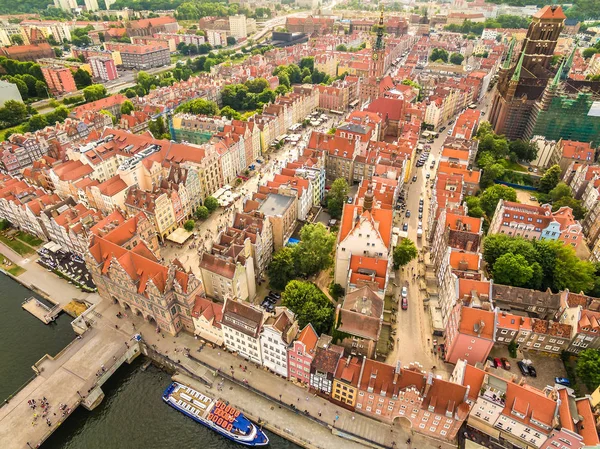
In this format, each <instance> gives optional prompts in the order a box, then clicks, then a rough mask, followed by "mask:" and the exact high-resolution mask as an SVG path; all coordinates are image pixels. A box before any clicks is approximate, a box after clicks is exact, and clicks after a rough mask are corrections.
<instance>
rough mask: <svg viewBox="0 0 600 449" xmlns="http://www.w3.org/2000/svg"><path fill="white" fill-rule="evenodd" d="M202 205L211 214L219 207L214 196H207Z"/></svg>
mask: <svg viewBox="0 0 600 449" xmlns="http://www.w3.org/2000/svg"><path fill="white" fill-rule="evenodd" d="M204 205H205V206H206V208H207V209H208V211H209V212H210V213H211V214H212V213H213V212H214V211H215V210H217V208H218V207H219V201H218V200H217V199H216V198H215V197H214V196H207V197H206V199H205V200H204Z"/></svg>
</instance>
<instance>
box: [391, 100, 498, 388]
mask: <svg viewBox="0 0 600 449" xmlns="http://www.w3.org/2000/svg"><path fill="white" fill-rule="evenodd" d="M491 98H492V94H491V93H490V92H486V94H485V95H484V96H483V98H482V100H481V101H480V103H479V105H478V106H477V109H478V110H480V111H485V112H486V114H485V116H483V115H482V118H481V121H483V119H484V117H487V115H488V114H489V109H490V107H489V103H490V100H491ZM453 120H456V117H453ZM444 126H446V127H447V129H446V130H444V131H443V132H441V133H440V134H439V136H438V137H437V138H436V139H435V140H434V142H433V143H431V144H429V145H430V147H431V148H430V154H429V158H428V159H427V161H426V162H425V164H424V165H423V166H422V167H421V168H418V167H416V165H415V164H416V160H415V161H411V162H412V166H411V175H410V179H409V181H408V183H407V184H406V186H405V191H406V194H405V198H406V211H410V218H406V216H405V211H397V212H396V216H395V218H394V226H396V227H400V228H401V227H402V224H403V223H408V238H409V239H411V240H412V241H413V242H415V243H416V245H417V248H418V250H419V259H418V260H414V261H412V262H411V263H410V264H408V265H407V266H406V267H405V268H404V269H403V270H399V271H397V272H396V281H395V283H396V285H397V287H396V288H395V298H396V299H397V300H399V298H400V291H401V288H402V286H403V285H406V286H407V288H408V310H402V309H401V307H400V303H399V302H397V304H398V305H397V308H398V312H397V321H396V326H395V329H396V335H394V337H395V338H396V339H397V340H396V344H395V346H394V349H393V351H391V352H390V354H389V355H388V358H387V362H388V363H392V364H393V363H395V362H396V361H401V362H402V364H403V365H405V364H408V363H410V362H412V361H417V362H419V363H420V364H421V365H422V366H423V368H424V369H426V370H429V369H431V368H432V366H435V367H436V370H435V373H436V374H437V375H440V376H442V377H443V378H445V379H447V378H448V377H449V375H450V372H451V370H452V366H450V365H446V364H445V363H444V361H443V360H442V359H441V358H440V357H439V356H438V355H437V354H436V353H434V350H433V339H434V337H433V335H432V332H433V330H432V327H431V316H430V314H429V311H428V309H427V308H425V304H426V300H427V291H426V285H425V262H426V261H428V258H429V255H428V251H429V247H428V244H427V241H428V240H427V237H428V235H429V231H430V230H429V229H427V227H428V223H429V221H428V220H429V212H430V210H429V208H430V204H431V195H432V191H433V189H432V187H431V185H432V182H433V181H434V180H435V179H436V177H437V168H438V165H439V160H440V155H441V152H442V147H443V144H444V141H445V140H446V138H447V137H448V134H447V130H448V129H450V128H451V125H449V123H444ZM432 162H435V167H434V168H433V169H430V168H429V167H430V165H431V163H432ZM427 174H429V179H428V178H427ZM413 176H416V177H417V180H416V181H415V182H412V179H413ZM420 199H423V202H424V204H423V218H421V219H419V217H418V214H419V200H420ZM419 222H421V223H422V225H423V237H422V238H421V239H418V238H417V228H418V224H419ZM413 274H415V275H416V276H415V280H414V281H413Z"/></svg>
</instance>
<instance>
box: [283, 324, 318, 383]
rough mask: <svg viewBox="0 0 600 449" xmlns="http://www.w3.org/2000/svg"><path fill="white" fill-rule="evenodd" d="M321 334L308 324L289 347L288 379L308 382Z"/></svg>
mask: <svg viewBox="0 0 600 449" xmlns="http://www.w3.org/2000/svg"><path fill="white" fill-rule="evenodd" d="M318 340H319V336H318V335H317V333H316V332H315V329H314V328H313V327H312V325H310V324H307V325H306V327H305V328H304V329H302V332H300V335H298V338H297V339H296V341H294V343H293V344H292V346H291V347H290V348H289V349H288V379H290V380H294V379H295V380H297V381H299V382H302V383H305V384H308V383H309V380H310V365H311V363H312V361H313V359H314V357H315V349H316V347H317V341H318Z"/></svg>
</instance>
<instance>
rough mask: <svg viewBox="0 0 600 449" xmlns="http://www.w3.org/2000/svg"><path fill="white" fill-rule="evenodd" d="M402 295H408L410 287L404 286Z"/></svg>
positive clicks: (404, 296)
mask: <svg viewBox="0 0 600 449" xmlns="http://www.w3.org/2000/svg"><path fill="white" fill-rule="evenodd" d="M402 297H403V298H406V297H408V289H407V288H406V286H404V287H402Z"/></svg>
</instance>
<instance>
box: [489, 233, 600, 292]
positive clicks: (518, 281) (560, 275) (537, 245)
mask: <svg viewBox="0 0 600 449" xmlns="http://www.w3.org/2000/svg"><path fill="white" fill-rule="evenodd" d="M509 255H512V256H519V255H520V256H522V257H510V256H509ZM483 258H484V260H485V262H486V263H487V265H488V270H489V271H490V273H492V274H493V277H494V280H495V281H496V282H498V283H503V282H501V281H500V280H498V279H496V274H499V275H500V276H501V279H502V281H504V282H507V283H509V284H510V285H513V286H515V287H525V288H532V289H536V290H546V289H548V288H549V289H551V290H552V291H554V292H558V291H560V290H565V289H567V288H568V289H569V291H572V292H577V293H579V292H581V291H583V292H589V291H592V290H593V289H594V288H595V286H596V283H597V282H598V277H597V274H596V267H595V266H594V264H592V263H591V262H589V261H587V260H580V259H579V258H578V257H577V255H576V254H575V250H574V249H573V247H572V246H569V245H565V244H564V243H563V242H561V241H560V240H548V239H542V240H533V241H531V240H526V239H524V238H522V237H509V236H507V235H505V234H493V235H488V236H487V237H486V238H485V239H484V241H483ZM501 258H502V260H501V263H500V266H499V267H498V268H496V265H497V264H498V261H499V260H500V259H501ZM517 264H518V265H519V267H518V268H515V267H516V265H517ZM509 269H511V270H514V271H517V272H518V273H515V274H510V273H507V271H508V270H509ZM530 269H531V270H532V274H531V276H529V275H528V274H527V273H529V272H530ZM497 270H498V271H497Z"/></svg>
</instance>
